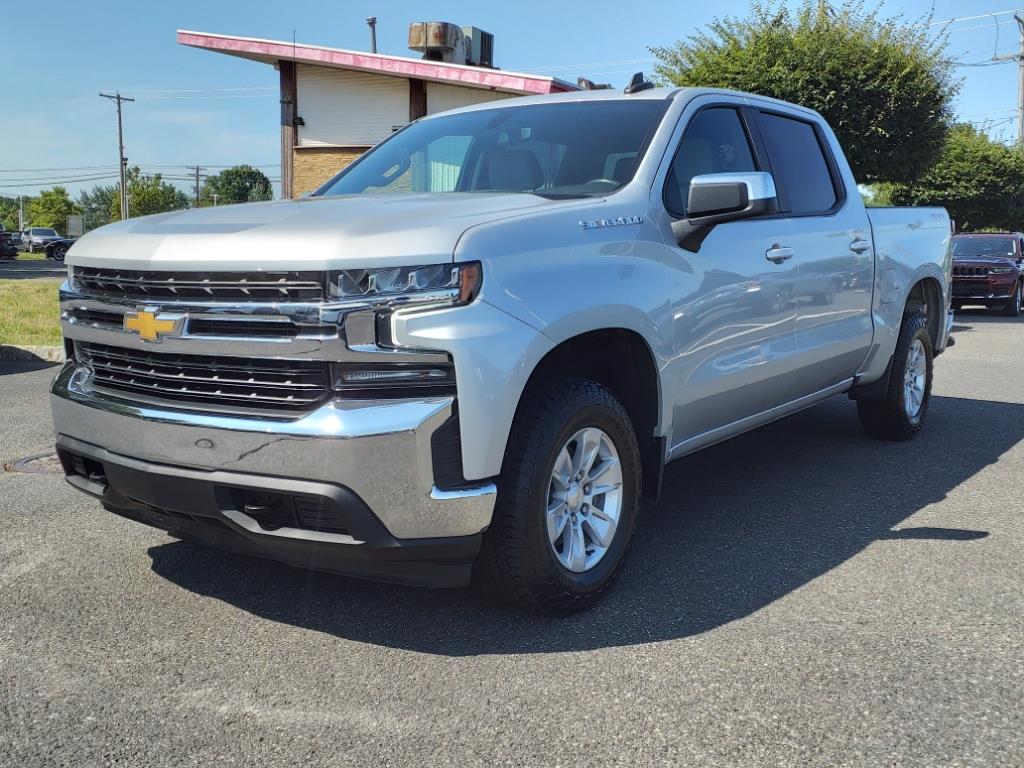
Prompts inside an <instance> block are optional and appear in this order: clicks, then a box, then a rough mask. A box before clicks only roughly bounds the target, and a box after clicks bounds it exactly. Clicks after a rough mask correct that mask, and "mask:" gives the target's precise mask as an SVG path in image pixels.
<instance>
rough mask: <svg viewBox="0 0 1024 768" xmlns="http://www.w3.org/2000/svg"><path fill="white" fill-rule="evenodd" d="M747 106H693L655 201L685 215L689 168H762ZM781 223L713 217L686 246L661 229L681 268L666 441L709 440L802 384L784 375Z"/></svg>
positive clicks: (787, 331)
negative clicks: (693, 245) (693, 246)
mask: <svg viewBox="0 0 1024 768" xmlns="http://www.w3.org/2000/svg"><path fill="white" fill-rule="evenodd" d="M748 115H749V113H748V112H747V111H746V110H741V109H740V108H739V107H734V106H729V105H713V106H709V107H705V108H703V109H701V110H700V111H699V112H697V113H696V114H695V115H694V116H693V118H692V119H691V120H690V122H689V125H688V126H687V128H686V131H685V133H684V134H683V137H682V140H681V141H680V144H679V147H678V150H677V152H676V154H675V157H674V159H673V161H672V166H671V170H670V171H669V173H668V176H667V178H666V184H665V190H664V203H665V207H666V208H667V209H668V211H669V213H670V214H671V215H672V216H676V217H682V216H684V215H685V213H686V211H685V205H686V198H687V195H688V190H689V185H690V179H692V178H693V177H694V176H697V175H702V174H708V173H727V172H742V171H756V170H767V169H766V168H763V167H762V166H763V163H762V162H760V161H759V159H758V157H757V155H756V153H755V151H754V149H753V145H752V143H751V141H750V138H749V136H750V134H749V131H748V124H747V122H746V120H747V117H748ZM791 228H792V225H791V224H790V223H787V222H786V221H785V220H784V219H783V220H780V219H778V218H775V219H763V220H762V219H747V220H743V221H735V222H729V223H724V224H720V225H718V226H716V227H715V228H714V229H713V230H712V231H711V233H710V234H709V235H708V237H707V239H706V240H705V241H704V242H703V243H702V245H701V246H700V248H699V250H698V251H697V252H696V253H694V252H691V251H688V250H685V249H683V248H680V247H678V246H677V245H676V244H675V241H674V239H673V238H672V235H671V232H668V233H666V242H668V243H669V244H670V248H673V251H674V256H675V258H678V259H679V264H680V268H681V271H682V272H683V273H686V274H688V275H689V278H690V279H689V280H688V281H686V282H685V283H684V285H683V290H682V291H681V295H678V296H676V297H674V298H673V307H672V311H673V323H674V337H675V344H674V348H675V354H674V357H673V359H672V361H671V363H670V365H669V370H668V374H669V375H668V377H667V381H668V382H669V385H670V386H671V387H672V389H673V393H672V395H673V396H674V402H675V411H674V414H673V436H672V443H673V447H674V448H675V449H677V450H679V449H680V448H681V447H686V446H692V447H693V448H697V447H700V446H701V445H702V444H704V443H705V442H713V441H714V440H715V439H718V438H719V437H720V436H723V435H722V433H723V431H724V432H727V431H728V430H729V428H730V425H736V427H737V428H738V427H739V423H741V422H742V421H743V420H745V419H749V418H751V417H755V416H757V415H759V414H763V413H764V412H765V411H769V410H771V409H772V408H775V407H777V406H780V405H784V404H786V403H788V402H790V401H792V400H794V399H796V398H798V397H800V396H801V395H802V394H804V392H803V391H801V390H800V387H799V383H798V382H797V381H796V380H795V377H794V376H792V368H793V365H794V360H795V358H796V356H797V352H798V349H797V341H796V316H797V314H796V300H797V283H798V279H799V276H798V270H797V266H796V264H795V263H794V261H793V260H792V259H791V258H788V257H787V256H786V253H785V252H784V251H783V250H781V249H782V247H783V245H784V241H785V236H786V235H787V234H788V233H789V230H790V229H791ZM668 394H669V393H667V392H666V395H668Z"/></svg>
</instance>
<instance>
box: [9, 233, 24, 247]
mask: <svg viewBox="0 0 1024 768" xmlns="http://www.w3.org/2000/svg"><path fill="white" fill-rule="evenodd" d="M7 234H9V235H10V236H11V242H12V243H14V247H15V248H17V249H18V250H19V251H21V250H24V247H25V242H24V240H22V237H21V232H15V231H12V232H8V233H7Z"/></svg>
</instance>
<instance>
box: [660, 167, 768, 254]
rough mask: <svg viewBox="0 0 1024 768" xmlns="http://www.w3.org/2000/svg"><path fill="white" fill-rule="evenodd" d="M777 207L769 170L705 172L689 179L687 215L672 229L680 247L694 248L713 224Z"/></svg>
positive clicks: (747, 216)
mask: <svg viewBox="0 0 1024 768" xmlns="http://www.w3.org/2000/svg"><path fill="white" fill-rule="evenodd" d="M778 210H779V197H778V193H777V192H776V190H775V179H774V178H772V175H771V174H770V173H766V172H764V171H750V172H742V173H708V174H704V175H701V176H694V177H693V179H691V180H690V189H689V194H688V197H687V203H686V218H685V219H680V220H679V221H675V222H673V223H672V232H673V233H674V234H675V236H676V241H677V242H678V243H679V245H680V246H681V247H683V248H685V249H686V250H688V251H694V252H696V251H698V250H699V249H700V246H701V243H703V242H704V239H705V238H706V237H707V236H708V235H709V234H710V233H711V230H712V229H713V228H714V227H715V225H717V224H722V223H724V222H727V221H738V220H740V219H749V218H753V217H755V216H765V215H768V214H772V213H776V212H777V211H778Z"/></svg>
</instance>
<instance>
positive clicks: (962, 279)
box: [953, 232, 1024, 317]
mask: <svg viewBox="0 0 1024 768" xmlns="http://www.w3.org/2000/svg"><path fill="white" fill-rule="evenodd" d="M1022 262H1024V233H1020V232H986V233H985V234H977V235H955V236H954V237H953V309H960V308H961V307H963V306H964V305H967V304H982V305H984V306H986V307H989V308H1000V309H1002V310H1003V311H1004V312H1005V313H1006V314H1007V315H1011V316H1013V317H1017V316H1018V315H1020V311H1021V291H1022V290H1024V288H1022V283H1024V266H1022Z"/></svg>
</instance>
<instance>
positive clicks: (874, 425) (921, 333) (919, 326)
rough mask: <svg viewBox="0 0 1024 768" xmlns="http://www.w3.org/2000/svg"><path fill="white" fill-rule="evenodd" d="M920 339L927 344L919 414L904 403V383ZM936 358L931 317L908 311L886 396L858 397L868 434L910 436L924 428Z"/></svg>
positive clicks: (863, 423) (893, 359) (906, 438)
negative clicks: (911, 413)
mask: <svg viewBox="0 0 1024 768" xmlns="http://www.w3.org/2000/svg"><path fill="white" fill-rule="evenodd" d="M917 339H919V340H920V341H921V343H922V345H923V346H924V355H925V387H924V397H923V398H922V401H921V407H920V410H919V411H918V412H917V414H916V416H914V417H911V416H909V415H908V414H907V412H906V410H905V409H904V406H903V384H904V374H905V371H906V366H907V357H908V355H909V354H910V348H911V345H912V344H913V343H914V341H915V340H917ZM932 362H933V351H932V339H931V336H929V335H928V321H927V318H926V317H925V315H924V314H922V313H915V314H912V315H904V316H903V325H902V326H901V327H900V336H899V339H898V340H897V342H896V351H895V352H894V353H893V356H892V369H891V372H890V375H889V387H888V389H887V390H886V393H885V397H884V398H883V399H881V400H858V401H857V415H858V416H859V417H860V423H861V426H862V427H864V431H865V432H866V433H867V434H868V435H870V436H871V437H877V438H879V439H881V440H909V439H910V438H912V437H913V436H914V435H916V434H917V433H918V432H920V431H921V426H922V425H923V424H924V420H925V417H926V416H927V415H928V404H929V402H930V401H931V395H932Z"/></svg>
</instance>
